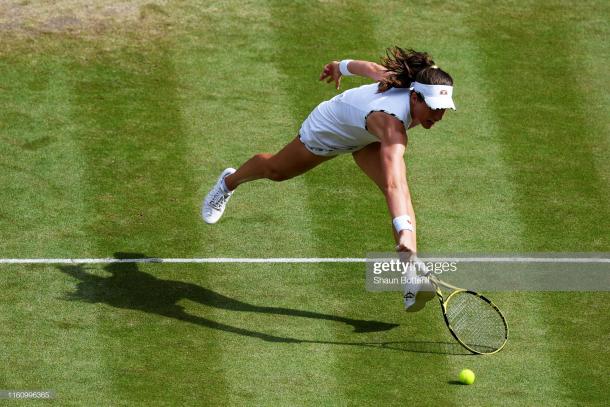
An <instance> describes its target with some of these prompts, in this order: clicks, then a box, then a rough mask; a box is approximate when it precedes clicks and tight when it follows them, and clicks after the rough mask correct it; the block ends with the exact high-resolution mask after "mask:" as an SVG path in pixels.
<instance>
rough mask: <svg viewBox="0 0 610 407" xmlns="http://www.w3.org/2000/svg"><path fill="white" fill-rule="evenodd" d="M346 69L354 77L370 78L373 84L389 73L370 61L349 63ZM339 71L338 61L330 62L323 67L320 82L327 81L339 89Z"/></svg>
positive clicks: (381, 66)
mask: <svg viewBox="0 0 610 407" xmlns="http://www.w3.org/2000/svg"><path fill="white" fill-rule="evenodd" d="M347 69H348V70H349V71H350V72H351V73H352V74H354V75H358V76H363V77H365V78H371V79H372V80H374V81H375V82H379V81H381V80H383V79H385V77H387V76H388V75H389V74H390V72H389V71H388V70H386V69H385V67H384V66H383V65H379V64H377V63H375V62H370V61H357V60H353V61H349V62H348V64H347ZM342 76H343V75H341V70H340V69H339V61H332V62H331V63H328V64H326V65H325V66H324V69H323V70H322V73H321V74H320V80H321V81H323V80H324V79H327V78H328V79H327V81H326V82H327V83H331V82H333V81H334V82H335V86H336V87H337V89H339V86H340V85H341V77H342Z"/></svg>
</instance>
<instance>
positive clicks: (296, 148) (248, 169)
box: [225, 136, 333, 191]
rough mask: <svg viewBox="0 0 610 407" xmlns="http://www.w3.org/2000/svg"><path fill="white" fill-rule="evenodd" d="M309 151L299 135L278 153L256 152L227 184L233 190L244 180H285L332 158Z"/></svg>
mask: <svg viewBox="0 0 610 407" xmlns="http://www.w3.org/2000/svg"><path fill="white" fill-rule="evenodd" d="M331 158H333V157H332V156H331V157H322V156H319V155H315V154H313V153H312V152H311V151H309V150H308V149H307V148H305V146H304V145H303V143H302V142H301V140H299V137H298V136H297V137H296V138H295V139H294V140H292V141H291V142H290V143H288V145H286V146H285V147H284V148H283V149H281V150H280V151H279V152H278V153H277V154H269V153H262V154H256V155H255V156H253V157H252V158H250V159H249V160H248V161H246V162H245V163H244V164H243V165H242V166H241V167H239V168H238V169H237V171H236V172H235V173H233V174H231V175H229V176H227V177H226V178H225V185H226V186H227V188H228V189H229V190H230V191H232V190H234V189H235V188H237V187H238V186H239V185H240V184H243V183H244V182H249V181H254V180H257V179H261V178H266V179H270V180H272V181H284V180H287V179H290V178H293V177H296V176H297V175H301V174H303V173H304V172H307V171H309V170H310V169H312V168H313V167H315V166H317V165H318V164H321V163H323V162H324V161H328V160H330V159H331Z"/></svg>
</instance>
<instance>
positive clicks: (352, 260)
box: [0, 257, 610, 264]
mask: <svg viewBox="0 0 610 407" xmlns="http://www.w3.org/2000/svg"><path fill="white" fill-rule="evenodd" d="M383 260H388V259H386V258H381V259H378V258H374V259H366V258H355V257H339V258H328V257H312V258H302V257H284V258H282V257H280V258H278V257H271V258H235V257H210V258H154V257H151V258H141V259H115V258H100V259H76V258H75V259H0V264H111V263H193V264H195V263H264V264H267V263H366V262H367V261H383ZM422 260H424V261H456V262H464V263H578V264H587V263H609V264H610V258H597V257H591V258H586V257H583V258H562V257H555V258H543V257H462V258H459V257H426V258H422Z"/></svg>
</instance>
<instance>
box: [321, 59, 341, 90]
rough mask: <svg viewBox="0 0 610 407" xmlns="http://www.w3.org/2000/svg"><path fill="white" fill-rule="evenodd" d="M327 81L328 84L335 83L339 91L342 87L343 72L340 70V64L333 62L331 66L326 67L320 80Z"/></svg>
mask: <svg viewBox="0 0 610 407" xmlns="http://www.w3.org/2000/svg"><path fill="white" fill-rule="evenodd" d="M324 79H326V83H331V82H333V81H334V82H335V87H336V88H337V90H339V87H340V86H341V71H340V70H339V62H338V61H332V62H331V63H329V64H326V65H324V70H322V73H321V74H320V80H321V81H323V80H324Z"/></svg>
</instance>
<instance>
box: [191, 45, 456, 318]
mask: <svg viewBox="0 0 610 407" xmlns="http://www.w3.org/2000/svg"><path fill="white" fill-rule="evenodd" d="M351 75H358V76H363V77H368V78H371V79H372V80H373V81H375V83H372V84H369V85H364V86H361V87H358V88H354V89H349V90H347V91H345V92H343V93H341V94H339V95H337V96H335V97H334V98H332V99H331V100H328V101H325V102H322V103H321V104H319V105H318V106H317V107H316V108H315V109H314V110H313V112H311V114H310V115H309V117H308V118H307V119H306V120H305V121H304V122H303V124H302V126H301V129H300V130H299V134H298V136H297V137H296V138H295V139H293V140H292V141H291V142H290V143H288V145H286V146H285V147H284V148H283V149H282V150H280V151H279V152H278V153H276V154H268V153H262V154H256V155H254V156H253V157H252V158H250V159H249V160H248V161H246V162H245V163H244V164H243V165H242V166H241V167H239V168H238V169H237V170H235V169H233V168H227V169H225V170H224V171H223V172H222V174H221V176H220V178H219V179H218V182H217V183H216V185H215V186H214V187H213V188H212V190H211V191H210V192H209V193H208V195H207V196H206V198H205V200H204V204H203V207H202V216H203V219H204V220H205V221H206V222H207V223H216V222H217V221H218V220H219V219H220V217H221V216H222V214H223V212H224V209H225V207H226V204H227V201H228V200H229V198H230V197H231V195H232V193H233V191H234V190H235V189H236V188H237V187H238V186H239V185H241V184H243V183H244V182H249V181H254V180H257V179H261V178H265V179H270V180H273V181H284V180H287V179H290V178H293V177H295V176H297V175H301V174H303V173H304V172H306V171H309V170H310V169H312V168H314V167H315V166H317V165H318V164H321V163H323V162H324V161H327V160H330V159H331V158H333V157H335V156H337V155H339V154H345V153H351V154H352V156H353V157H354V160H355V161H356V164H357V165H358V166H359V167H360V168H361V169H362V171H364V173H365V174H366V175H367V176H368V177H369V178H371V180H373V182H375V184H377V186H378V187H379V189H380V190H381V191H382V193H383V194H384V196H385V198H386V201H387V204H388V209H389V212H390V216H391V218H392V223H393V226H394V237H395V240H396V249H397V250H398V251H399V252H408V253H413V254H414V253H415V252H416V251H417V245H416V233H415V213H414V211H413V205H412V204H411V196H410V193H409V187H408V185H407V177H406V167H405V162H404V158H403V156H404V153H405V149H406V146H407V140H408V137H407V131H408V130H409V129H411V128H414V127H416V126H419V125H421V126H422V127H423V128H425V129H429V128H431V127H432V126H433V125H434V124H435V123H436V122H438V121H439V120H441V119H442V118H443V115H444V113H445V110H446V109H449V108H450V109H455V105H454V103H453V100H452V93H453V79H452V78H451V76H450V75H449V74H448V73H446V72H445V71H443V70H442V69H440V68H438V67H437V66H436V65H435V64H434V61H433V60H432V58H431V57H430V55H428V54H427V53H425V52H417V51H414V50H403V49H401V48H399V47H394V48H390V49H388V50H387V52H386V56H385V57H384V58H382V61H381V64H377V63H374V62H368V61H357V60H343V61H341V62H337V61H333V62H331V63H329V64H327V65H326V66H325V67H324V70H323V71H322V74H321V75H320V80H324V79H327V81H328V82H329V83H330V82H333V81H334V83H335V85H336V87H337V89H339V85H340V81H341V77H342V76H351ZM406 296H407V297H408V296H409V293H407V294H406ZM414 301H415V300H414V298H413V299H412V301H410V298H405V305H406V306H407V307H408V306H409V305H410V304H411V303H413V302H414Z"/></svg>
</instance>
